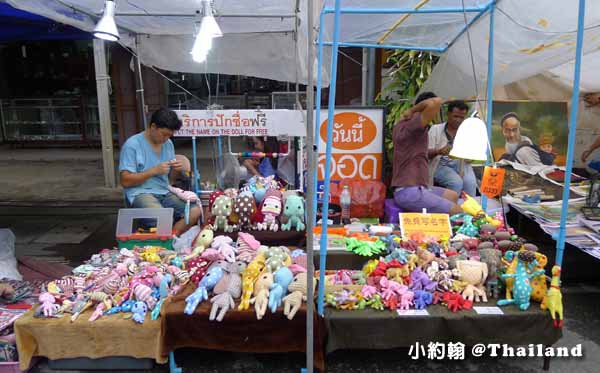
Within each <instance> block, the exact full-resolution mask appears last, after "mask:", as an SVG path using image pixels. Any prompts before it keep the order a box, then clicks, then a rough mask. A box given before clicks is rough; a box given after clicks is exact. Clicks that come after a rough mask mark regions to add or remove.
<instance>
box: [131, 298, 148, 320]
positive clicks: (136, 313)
mask: <svg viewBox="0 0 600 373" xmlns="http://www.w3.org/2000/svg"><path fill="white" fill-rule="evenodd" d="M131 312H132V313H133V316H132V317H131V318H132V319H133V321H135V322H137V323H140V324H143V323H144V320H145V319H146V313H147V312H148V306H146V303H144V302H135V304H134V305H133V307H132V308H131Z"/></svg>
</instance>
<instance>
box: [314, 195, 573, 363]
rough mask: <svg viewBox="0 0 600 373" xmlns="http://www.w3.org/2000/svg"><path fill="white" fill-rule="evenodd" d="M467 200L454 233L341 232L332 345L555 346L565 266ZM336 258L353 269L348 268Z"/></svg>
mask: <svg viewBox="0 0 600 373" xmlns="http://www.w3.org/2000/svg"><path fill="white" fill-rule="evenodd" d="M462 207H463V210H464V211H465V213H463V214H458V215H455V216H452V217H450V222H451V226H452V230H453V232H452V233H453V234H452V236H451V237H443V236H440V237H437V238H434V237H433V236H427V235H425V234H423V233H420V234H417V233H419V232H415V234H411V235H409V236H403V234H402V232H401V231H399V230H396V229H394V227H391V226H388V227H387V228H388V229H387V230H385V229H383V228H385V227H378V229H375V230H373V229H372V228H370V229H369V230H370V231H376V232H379V233H376V234H369V233H367V232H364V233H350V232H341V233H340V234H341V235H344V234H345V235H346V237H345V238H344V240H345V243H346V250H347V253H344V255H336V254H334V253H333V252H332V253H329V254H328V268H330V269H329V270H327V271H325V272H324V291H325V297H324V305H325V308H324V323H325V327H326V330H327V342H326V351H327V352H332V351H335V350H338V349H391V348H400V347H409V346H411V345H414V343H415V342H420V343H424V344H425V345H427V344H428V343H429V342H441V343H444V342H462V343H463V344H465V345H466V346H473V345H475V344H478V343H484V344H485V343H506V344H509V345H523V344H529V343H533V344H542V345H552V344H554V343H555V342H556V341H558V339H560V338H561V336H562V331H561V327H562V301H561V296H560V280H559V274H560V268H559V267H557V266H554V267H551V266H549V265H548V264H549V263H548V259H547V257H546V256H545V255H543V254H542V253H540V252H539V250H538V247H536V246H535V245H533V244H531V243H527V242H526V241H524V240H523V239H522V238H521V237H519V236H518V235H517V234H516V233H515V232H514V231H513V230H512V229H511V228H510V227H507V226H506V225H505V224H504V220H503V217H502V215H501V214H499V215H496V216H495V217H490V216H487V215H485V214H484V213H483V212H482V211H481V207H480V206H479V205H478V203H477V202H476V201H475V200H473V199H470V198H467V200H466V202H465V204H463V206H462ZM357 241H359V242H357ZM361 241H362V242H361ZM352 254H354V256H353V257H352V258H351V259H352V260H349V258H348V256H349V255H352ZM336 256H341V257H343V258H342V259H343V261H342V262H343V263H344V264H352V267H346V268H345V269H343V267H342V266H340V263H336V262H337V260H336V259H337V258H336ZM361 256H362V263H361V264H358V265H357V263H358V262H360V260H358V259H360V257H361ZM334 268H335V269H334ZM550 269H551V271H550ZM545 270H548V272H549V274H551V275H552V281H551V282H550V284H548V283H547V279H546V276H545ZM480 307H481V308H480ZM549 310H550V312H548V311H549ZM553 319H554V320H553Z"/></svg>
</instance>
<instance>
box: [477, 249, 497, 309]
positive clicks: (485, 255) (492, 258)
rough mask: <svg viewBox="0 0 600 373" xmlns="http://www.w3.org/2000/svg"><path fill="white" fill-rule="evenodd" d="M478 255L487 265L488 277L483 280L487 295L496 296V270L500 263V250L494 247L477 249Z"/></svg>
mask: <svg viewBox="0 0 600 373" xmlns="http://www.w3.org/2000/svg"><path fill="white" fill-rule="evenodd" d="M479 257H480V260H481V261H482V262H484V263H485V264H487V267H488V277H487V280H486V281H485V288H486V292H487V296H488V297H492V298H498V274H497V272H498V269H499V268H500V265H501V264H502V261H501V260H502V252H501V251H500V250H498V249H494V248H486V249H479Z"/></svg>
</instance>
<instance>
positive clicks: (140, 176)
mask: <svg viewBox="0 0 600 373" xmlns="http://www.w3.org/2000/svg"><path fill="white" fill-rule="evenodd" d="M180 128H181V120H180V119H179V118H178V117H177V114H175V112H174V111H172V110H169V109H159V110H157V111H155V112H154V113H153V114H152V118H151V119H150V125H149V126H148V128H147V129H146V130H145V131H144V132H141V133H138V134H137V135H133V136H131V137H130V138H129V139H127V141H126V142H125V144H124V145H123V148H122V149H121V157H120V162H119V172H120V178H121V185H122V186H123V188H125V196H126V198H127V203H128V205H129V206H131V207H134V208H161V207H162V208H173V210H174V217H173V218H174V221H175V224H174V226H173V230H174V231H175V234H177V235H179V234H181V233H183V232H185V231H187V230H188V229H189V228H190V227H191V226H192V225H194V224H196V223H197V222H198V218H199V217H200V214H201V211H200V208H199V207H192V208H190V212H189V218H190V219H189V224H186V223H185V219H184V217H185V202H184V201H183V200H181V199H179V197H177V196H176V195H175V194H173V193H172V192H170V191H169V189H168V188H169V184H170V182H173V181H174V180H175V179H176V178H177V176H178V175H177V174H178V173H179V172H181V171H182V170H183V164H182V163H181V161H178V160H176V159H175V148H174V146H173V142H172V141H171V140H170V137H171V136H173V132H175V131H177V130H179V129H180Z"/></svg>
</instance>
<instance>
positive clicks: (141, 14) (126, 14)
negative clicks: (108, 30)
mask: <svg viewBox="0 0 600 373" xmlns="http://www.w3.org/2000/svg"><path fill="white" fill-rule="evenodd" d="M201 15H202V13H157V12H115V17H189V18H194V17H200V16H201ZM97 16H98V17H100V16H102V13H97ZM214 17H215V18H296V15H295V14H218V13H216V14H214Z"/></svg>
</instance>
